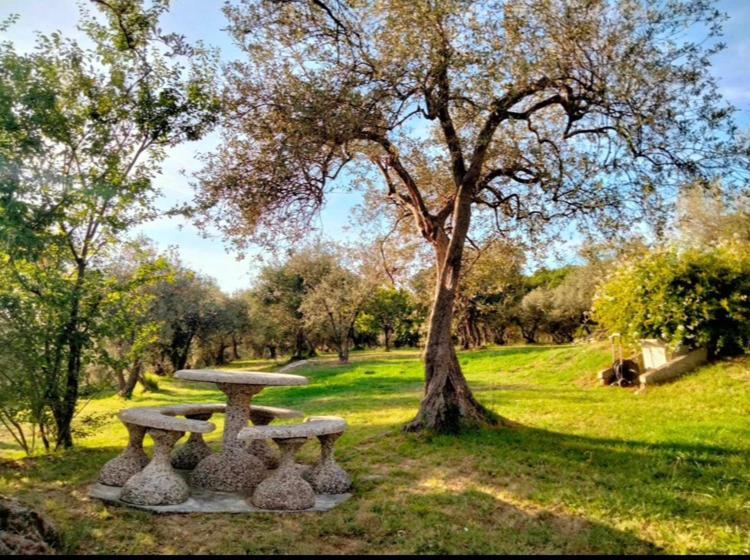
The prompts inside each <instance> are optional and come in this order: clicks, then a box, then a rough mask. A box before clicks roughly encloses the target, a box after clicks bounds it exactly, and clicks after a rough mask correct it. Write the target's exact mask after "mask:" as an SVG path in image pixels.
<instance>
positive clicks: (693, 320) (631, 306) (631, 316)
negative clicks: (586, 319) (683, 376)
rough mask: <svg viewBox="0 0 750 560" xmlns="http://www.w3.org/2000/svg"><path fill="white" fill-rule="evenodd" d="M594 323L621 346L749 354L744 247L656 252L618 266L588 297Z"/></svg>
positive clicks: (749, 276)
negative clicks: (643, 343) (622, 341)
mask: <svg viewBox="0 0 750 560" xmlns="http://www.w3.org/2000/svg"><path fill="white" fill-rule="evenodd" d="M594 318H595V320H596V321H597V322H599V323H601V324H602V325H603V326H604V327H605V328H606V329H607V330H608V331H609V332H619V333H621V334H622V335H623V336H624V337H625V338H626V339H629V340H630V341H636V340H638V339H640V338H661V339H662V340H664V341H666V342H667V343H668V344H670V345H672V346H677V345H678V344H680V343H682V344H686V345H687V346H689V347H691V348H695V347H698V346H705V347H707V348H708V350H709V352H710V353H711V354H713V355H719V354H735V353H740V352H745V351H747V350H748V349H750V247H748V245H747V244H746V243H742V242H739V241H725V242H722V243H720V244H718V245H716V246H713V247H703V248H689V249H679V248H676V247H668V248H664V249H659V250H655V251H652V252H649V253H647V254H645V255H643V256H642V257H641V258H639V259H631V260H629V261H626V262H623V263H621V264H620V265H619V266H618V268H617V270H616V271H615V272H614V273H613V274H612V276H611V277H610V278H609V279H608V281H607V282H605V283H604V284H602V285H601V286H600V288H599V289H598V290H597V293H596V295H595V297H594Z"/></svg>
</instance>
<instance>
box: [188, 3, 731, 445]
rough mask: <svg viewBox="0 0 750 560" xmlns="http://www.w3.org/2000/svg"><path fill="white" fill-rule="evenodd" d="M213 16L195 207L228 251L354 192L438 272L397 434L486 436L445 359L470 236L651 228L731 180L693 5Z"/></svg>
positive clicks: (270, 11)
mask: <svg viewBox="0 0 750 560" xmlns="http://www.w3.org/2000/svg"><path fill="white" fill-rule="evenodd" d="M226 14H227V16H228V17H229V22H230V24H229V29H230V31H231V32H232V34H233V36H234V38H235V39H236V41H237V44H238V45H239V47H240V48H241V49H242V50H243V51H244V53H245V55H246V56H245V59H244V60H242V61H238V62H237V63H236V64H232V65H230V66H229V67H228V68H227V72H226V77H227V80H228V87H227V89H226V100H227V106H226V107H227V119H226V128H225V135H224V143H223V146H222V147H221V149H220V150H219V151H217V152H216V153H215V154H213V155H212V156H211V157H209V158H208V161H207V165H206V168H205V171H204V172H203V173H202V175H201V177H200V183H201V190H200V192H199V195H198V199H197V207H198V208H199V209H201V210H202V211H204V217H205V216H207V217H209V218H210V217H213V218H215V219H216V220H217V221H218V222H219V223H220V224H221V227H223V228H224V230H225V232H226V234H227V235H228V236H230V237H231V238H233V239H235V240H236V241H237V243H238V244H239V245H240V246H242V245H243V244H244V243H247V242H249V241H256V242H260V243H266V244H267V245H269V246H273V245H277V244H278V242H279V240H280V239H281V236H282V235H286V236H287V238H289V239H291V240H296V239H299V238H301V237H302V236H304V235H305V234H306V233H307V232H308V231H309V230H310V229H311V227H312V219H313V217H314V216H315V214H316V212H317V211H318V210H319V209H320V208H321V206H322V205H323V203H324V200H325V196H326V193H327V192H328V191H329V190H330V189H331V188H332V187H334V186H335V185H336V180H337V179H339V180H341V179H342V178H347V173H350V174H351V175H349V177H352V176H354V177H356V178H357V180H356V181H352V183H351V184H353V185H354V186H361V187H362V188H365V189H369V190H370V192H372V193H374V192H375V191H374V189H380V190H381V192H382V194H383V196H382V197H381V199H382V200H385V201H388V204H389V207H390V208H394V207H395V210H393V212H392V213H390V214H388V213H386V215H395V216H397V218H398V219H400V218H401V217H404V216H408V217H410V218H411V219H412V223H413V225H414V227H415V231H417V232H418V233H419V235H421V236H422V237H423V238H424V240H425V241H426V242H427V243H428V244H429V245H430V246H431V247H432V249H433V250H434V260H435V271H436V278H435V291H434V294H435V297H434V303H433V307H432V312H431V314H430V319H429V335H428V338H427V346H426V349H425V382H426V383H425V396H424V399H423V400H422V403H421V405H420V411H419V413H418V416H417V417H416V418H415V420H414V422H413V423H411V424H410V426H409V429H412V430H418V429H422V428H426V429H431V430H436V431H439V432H455V431H457V430H459V429H460V428H461V427H463V426H476V425H486V424H488V423H489V424H495V423H497V422H498V421H499V419H498V418H497V417H496V416H494V415H493V414H491V413H489V412H488V411H487V410H486V409H485V408H484V407H482V406H481V405H480V404H479V403H478V402H477V401H476V400H475V399H474V397H473V396H472V393H471V391H470V389H469V386H468V384H467V383H466V380H465V378H464V377H463V375H462V373H461V368H460V365H459V362H458V359H457V357H456V352H455V348H454V346H453V342H452V323H453V307H454V302H455V298H456V294H457V289H458V286H459V281H460V276H461V266H462V263H463V262H464V259H463V252H464V245H465V243H466V240H467V237H469V236H470V235H471V236H472V239H474V241H477V239H475V238H476V237H482V234H483V232H487V231H489V229H490V228H491V227H496V228H497V229H498V230H499V231H500V232H502V233H503V234H505V235H507V236H512V235H513V234H520V233H522V232H523V231H524V229H525V230H530V231H531V232H532V233H535V234H536V233H538V232H540V231H541V230H542V229H543V228H545V227H546V226H547V224H548V223H558V224H560V225H567V224H568V223H569V221H570V220H573V219H576V220H579V223H580V225H581V227H584V226H585V227H588V226H592V227H594V228H595V229H596V228H598V229H600V230H602V231H611V230H612V229H616V228H618V227H625V228H628V224H630V223H632V221H633V220H634V219H636V218H638V217H641V216H642V215H644V214H648V215H650V216H651V217H652V218H654V219H653V220H652V221H653V222H654V223H655V224H656V226H659V225H660V224H661V223H662V222H663V220H662V219H660V218H662V217H663V214H662V210H663V208H664V205H665V203H668V202H669V201H670V200H671V199H672V197H673V195H674V192H675V189H676V188H677V187H678V186H679V185H680V184H682V182H683V178H684V176H691V177H697V178H699V179H701V180H705V179H706V178H707V177H710V176H711V175H712V174H714V173H715V172H722V173H725V172H731V170H732V169H738V160H737V159H736V158H737V156H738V154H739V151H738V149H736V148H735V144H734V143H733V141H734V132H735V131H734V127H733V124H732V121H731V115H732V110H731V108H730V107H728V106H727V105H725V104H724V102H723V101H722V100H721V98H720V96H719V94H718V93H717V88H716V85H715V82H714V80H713V78H712V77H711V75H710V73H709V56H710V55H711V54H712V53H713V52H714V51H715V50H716V48H717V43H716V42H715V41H711V40H709V41H707V42H701V40H700V39H696V40H691V36H690V35H686V33H687V32H688V31H692V30H699V29H707V30H708V33H709V38H712V37H713V36H715V35H716V34H717V33H718V32H719V31H720V24H721V14H720V13H718V12H717V11H716V10H715V9H713V7H712V6H711V5H710V3H709V2H706V1H705V0H673V1H669V2H652V1H648V2H647V1H646V0H632V1H629V2H622V3H620V2H609V1H605V0H524V1H520V2H517V1H514V2H508V1H504V0H491V1H489V2H474V3H469V2H463V1H458V0H456V1H445V2H432V3H418V4H416V5H415V3H414V2H410V1H405V0H393V1H390V2H385V3H377V4H373V3H368V2H354V1H348V0H309V1H297V2H285V1H263V0H256V1H252V0H246V1H243V2H238V3H236V4H229V5H228V6H227V8H226ZM697 34H698V32H697V33H696V34H694V35H693V37H695V36H697ZM739 166H741V168H742V170H745V169H746V162H744V161H743V162H741V163H740V165H739ZM374 199H375V196H374V194H373V196H370V197H369V198H368V200H369V201H371V200H374ZM535 239H537V240H538V239H539V237H535Z"/></svg>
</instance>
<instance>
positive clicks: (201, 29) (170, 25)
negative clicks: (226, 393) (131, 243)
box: [0, 0, 750, 291]
mask: <svg viewBox="0 0 750 560" xmlns="http://www.w3.org/2000/svg"><path fill="white" fill-rule="evenodd" d="M222 4H223V1H220V0H172V8H171V10H170V12H169V14H168V15H167V17H165V18H164V20H163V25H162V27H163V28H164V29H165V30H167V31H174V32H178V33H182V34H184V35H185V36H186V37H187V38H188V39H189V40H191V41H196V40H203V41H205V42H206V43H208V44H210V45H214V46H217V47H219V49H220V50H221V53H222V58H223V59H225V60H231V59H232V58H234V57H235V56H236V55H237V54H238V53H237V50H236V48H235V47H234V45H232V43H231V40H230V39H229V36H228V35H227V34H226V33H225V32H224V31H222V28H223V27H224V26H225V20H224V16H223V14H222V13H221V6H222ZM718 6H719V8H720V9H722V10H723V11H725V12H727V13H728V14H729V16H730V19H729V21H728V22H727V23H726V25H725V29H724V31H725V36H724V40H725V42H726V43H727V49H726V50H725V51H723V52H722V53H720V54H719V55H718V56H717V57H716V58H715V59H714V70H713V71H714V74H715V76H717V77H718V78H719V80H720V85H721V88H722V92H723V93H724V95H725V97H726V98H727V99H729V100H730V101H731V102H732V103H733V104H734V105H735V106H736V107H737V108H738V109H739V111H740V113H739V115H738V120H739V122H740V123H741V124H742V125H743V127H748V125H750V31H749V30H750V0H722V1H720V2H719V3H718ZM11 13H17V14H19V15H20V16H21V19H20V21H19V22H18V23H17V24H16V25H14V26H13V27H12V28H11V29H10V31H9V32H7V33H5V37H2V38H3V39H6V38H7V39H10V40H11V41H13V42H14V43H15V44H16V46H17V48H19V49H30V48H31V47H33V44H34V32H35V31H42V32H44V33H49V32H51V31H54V30H60V31H62V32H63V34H65V35H66V36H77V35H78V32H77V31H76V29H75V26H76V22H77V18H78V8H77V3H76V0H0V20H2V19H4V18H5V17H6V16H7V15H9V14H11ZM217 142H218V135H217V134H213V135H211V136H209V137H207V138H205V139H203V140H201V141H200V142H193V143H189V144H183V145H181V146H178V147H177V148H174V149H173V150H172V151H171V152H170V154H169V157H168V159H167V160H166V161H165V162H164V165H163V171H162V174H161V175H160V176H159V178H158V179H157V181H156V184H157V186H158V187H159V188H160V189H161V191H162V196H161V198H160V200H159V207H160V208H162V209H165V210H166V209H168V208H170V207H171V206H173V205H175V204H179V203H181V202H186V201H189V200H190V199H191V198H192V189H191V187H190V186H189V184H188V179H187V178H186V177H184V176H183V175H182V174H181V173H180V171H181V170H183V169H184V170H185V171H186V172H187V174H188V175H189V174H190V173H191V172H192V171H195V170H197V169H198V163H197V162H196V159H195V154H196V153H197V152H208V151H211V150H212V149H213V148H214V147H215V146H216V145H217ZM360 200H361V199H360V196H359V195H358V194H356V193H346V192H334V193H332V195H331V196H330V197H329V199H328V201H327V204H326V207H325V209H324V211H323V213H322V215H321V217H320V221H319V226H320V228H321V229H322V231H323V233H324V234H325V235H327V236H330V237H333V238H343V237H345V236H347V232H348V231H350V229H349V227H348V226H349V216H350V214H351V209H352V207H353V206H354V205H355V204H357V203H358V202H360ZM138 231H139V232H141V233H144V234H145V235H147V236H148V237H150V238H151V239H153V240H154V241H155V242H156V244H157V245H158V246H159V247H161V248H166V247H167V246H169V245H175V246H177V247H178V248H179V251H180V254H181V255H182V258H183V260H184V261H185V263H186V264H187V265H188V266H190V267H191V268H193V269H195V270H198V271H200V272H203V273H205V274H207V275H210V276H213V277H214V278H215V279H216V280H217V281H218V283H219V285H220V286H221V287H222V289H224V290H226V291H233V290H236V289H241V288H245V287H247V286H248V284H249V281H250V279H251V278H252V276H253V275H254V274H255V271H256V270H257V267H258V264H257V263H256V262H255V261H254V259H252V258H248V259H246V260H243V261H237V259H236V257H235V255H233V254H231V253H230V252H227V250H226V249H225V246H224V243H223V242H222V240H221V239H220V238H219V237H218V236H217V235H214V236H213V237H209V238H207V239H206V238H204V237H203V236H202V235H201V234H200V233H199V232H198V231H197V230H196V229H195V227H194V226H192V225H191V224H190V223H189V222H188V221H187V220H185V219H183V218H178V217H173V218H166V217H165V218H160V219H157V220H155V221H153V222H150V223H148V224H145V225H144V226H142V227H141V228H139V230H138Z"/></svg>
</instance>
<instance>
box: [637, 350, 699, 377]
mask: <svg viewBox="0 0 750 560" xmlns="http://www.w3.org/2000/svg"><path fill="white" fill-rule="evenodd" d="M707 361H708V352H707V351H706V349H705V348H698V349H697V350H693V351H692V352H688V353H687V354H685V355H683V356H678V357H676V358H674V359H672V360H670V361H668V362H667V363H666V364H664V365H662V366H659V367H658V368H654V369H652V370H649V371H647V372H646V373H643V374H641V375H640V376H639V377H638V379H639V380H640V382H641V385H642V386H646V385H656V384H658V383H664V382H666V381H672V380H673V379H677V378H678V377H681V376H683V375H685V374H686V373H688V372H689V371H692V370H694V369H695V368H697V367H698V366H701V365H703V364H705V363H706V362H707Z"/></svg>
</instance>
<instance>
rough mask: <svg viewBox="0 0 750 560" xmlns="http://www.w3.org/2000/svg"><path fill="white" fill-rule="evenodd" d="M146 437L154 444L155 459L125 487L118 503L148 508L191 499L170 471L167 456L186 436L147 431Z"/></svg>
mask: <svg viewBox="0 0 750 560" xmlns="http://www.w3.org/2000/svg"><path fill="white" fill-rule="evenodd" d="M148 434H149V435H150V436H151V438H152V439H153V440H154V457H153V459H151V462H150V463H149V464H148V465H146V468H144V469H143V470H142V471H141V472H139V473H138V474H136V475H134V476H132V477H131V478H130V479H129V480H128V481H127V482H126V483H125V486H123V487H122V493H121V494H120V499H121V500H122V501H123V502H128V503H132V504H139V505H150V506H158V505H174V504H181V503H182V502H184V501H186V500H187V499H188V498H189V497H190V489H189V488H188V485H187V483H186V482H185V480H184V479H183V478H182V477H181V476H179V475H178V474H177V473H176V472H174V469H172V465H171V462H170V453H171V451H172V447H174V444H175V442H176V441H177V440H178V439H180V438H181V437H182V436H184V435H185V433H184V432H174V431H166V430H158V429H155V428H149V430H148Z"/></svg>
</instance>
